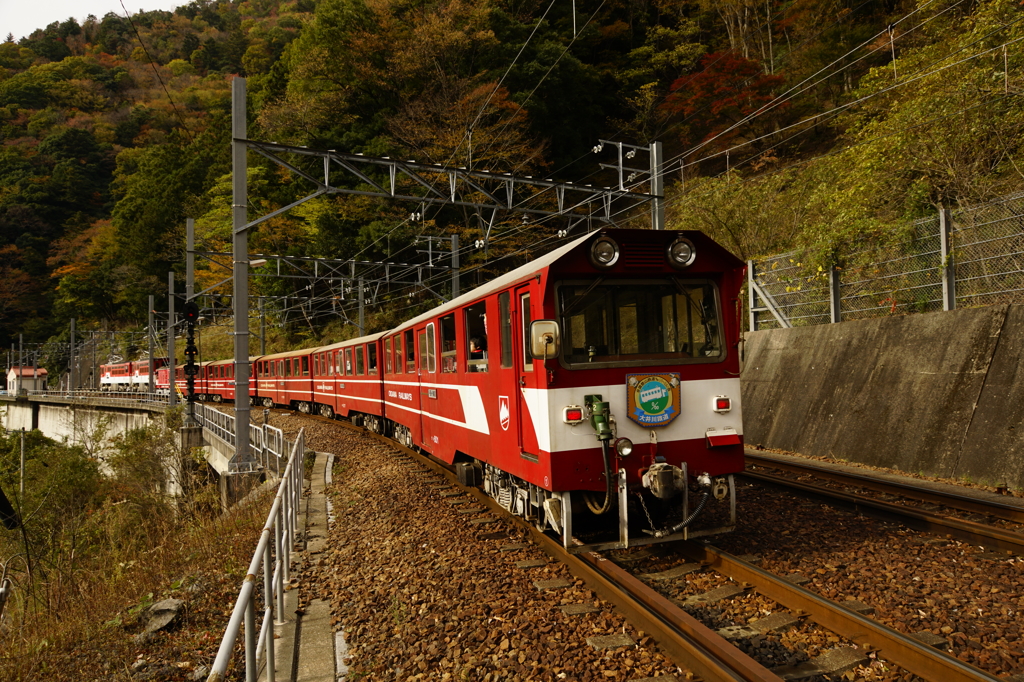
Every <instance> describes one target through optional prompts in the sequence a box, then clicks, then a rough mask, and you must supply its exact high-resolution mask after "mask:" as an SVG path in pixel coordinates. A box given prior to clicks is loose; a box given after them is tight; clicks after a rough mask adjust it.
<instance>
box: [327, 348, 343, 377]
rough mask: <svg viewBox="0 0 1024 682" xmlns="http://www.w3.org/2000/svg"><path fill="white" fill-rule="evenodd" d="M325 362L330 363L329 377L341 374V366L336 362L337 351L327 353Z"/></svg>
mask: <svg viewBox="0 0 1024 682" xmlns="http://www.w3.org/2000/svg"><path fill="white" fill-rule="evenodd" d="M327 361H328V362H330V363H331V376H335V375H337V374H341V364H340V363H339V362H338V351H334V352H333V353H328V354H327Z"/></svg>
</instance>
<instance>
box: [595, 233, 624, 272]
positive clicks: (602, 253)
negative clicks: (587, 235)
mask: <svg viewBox="0 0 1024 682" xmlns="http://www.w3.org/2000/svg"><path fill="white" fill-rule="evenodd" d="M590 262H591V263H593V264H594V266H595V267H598V268H610V267H611V266H613V265H615V264H616V263H618V262H619V245H618V244H616V243H615V240H614V239H612V238H611V237H599V238H597V239H596V240H595V241H594V243H593V244H592V245H591V246H590Z"/></svg>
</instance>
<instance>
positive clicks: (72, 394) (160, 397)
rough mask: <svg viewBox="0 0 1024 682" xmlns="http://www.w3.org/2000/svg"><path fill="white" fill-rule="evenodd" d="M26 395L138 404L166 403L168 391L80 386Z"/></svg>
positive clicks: (32, 392) (25, 392) (39, 391)
mask: <svg viewBox="0 0 1024 682" xmlns="http://www.w3.org/2000/svg"><path fill="white" fill-rule="evenodd" d="M23 393H24V394H25V395H29V396H35V397H41V398H60V399H64V400H69V399H70V400H91V399H102V400H107V401H110V402H116V403H122V404H124V405H138V404H139V403H148V404H154V405H166V404H167V394H166V393H148V392H143V391H97V390H95V389H86V388H79V389H75V390H74V391H68V390H55V391H49V390H36V391H27V390H26V391H23Z"/></svg>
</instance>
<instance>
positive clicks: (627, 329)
mask: <svg viewBox="0 0 1024 682" xmlns="http://www.w3.org/2000/svg"><path fill="white" fill-rule="evenodd" d="M558 303H559V307H560V309H561V316H562V338H563V339H564V341H563V344H564V345H563V348H564V351H563V352H564V358H565V361H566V362H567V363H569V364H574V363H581V364H582V363H588V364H589V363H601V362H629V363H635V364H644V362H645V361H646V362H648V363H649V362H664V361H666V360H678V361H679V362H683V363H691V362H718V361H720V360H721V359H722V358H724V350H723V344H722V340H721V332H720V330H721V328H722V325H721V314H720V305H719V302H718V294H717V289H716V288H715V285H714V284H713V283H711V282H709V281H707V280H695V281H680V280H676V279H671V280H653V281H650V280H649V281H631V282H621V281H620V282H616V283H614V284H612V283H608V284H601V285H598V286H592V285H591V284H583V283H580V284H576V283H573V284H571V285H562V286H560V287H559V295H558Z"/></svg>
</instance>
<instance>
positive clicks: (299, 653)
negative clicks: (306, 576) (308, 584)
mask: <svg viewBox="0 0 1024 682" xmlns="http://www.w3.org/2000/svg"><path fill="white" fill-rule="evenodd" d="M333 461H334V455H329V454H327V453H323V452H318V453H316V462H315V463H314V464H313V467H312V481H311V482H310V487H309V495H306V496H304V497H303V500H304V502H305V504H304V505H303V508H301V509H300V510H299V517H298V528H300V529H302V531H301V533H300V534H299V540H300V542H299V545H298V546H297V547H296V549H298V550H299V552H298V554H296V555H294V556H295V561H294V562H293V566H292V569H291V570H292V575H293V576H301V575H302V568H303V567H304V566H305V565H306V564H307V563H309V562H313V561H316V560H317V558H319V556H320V554H321V553H322V552H323V550H324V547H325V545H326V544H327V524H328V505H329V503H328V500H327V495H326V494H325V492H324V489H325V488H326V487H327V486H328V485H329V484H330V482H331V465H332V464H333ZM299 580H301V578H294V579H293V580H292V587H291V589H289V590H288V592H286V593H285V612H284V614H279V615H278V621H279V623H280V624H275V626H274V630H275V632H276V634H277V636H278V638H279V639H277V640H275V644H276V648H275V650H274V653H275V657H274V658H275V661H276V663H277V666H276V671H275V682H344V680H345V670H346V669H345V667H344V665H342V664H341V662H340V661H338V660H337V656H336V646H335V644H336V642H335V640H336V635H335V633H334V628H333V627H332V626H331V605H330V603H328V602H327V601H324V600H322V599H313V600H311V601H310V603H309V604H308V605H306V606H305V608H300V607H299V587H300V585H299ZM280 621H283V623H281V622H280ZM337 639H338V640H339V641H338V646H337V648H338V649H342V648H343V643H342V642H341V641H340V636H339V637H338V638H337ZM267 679H268V678H267V673H266V670H264V671H263V673H262V674H261V675H260V680H267Z"/></svg>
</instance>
